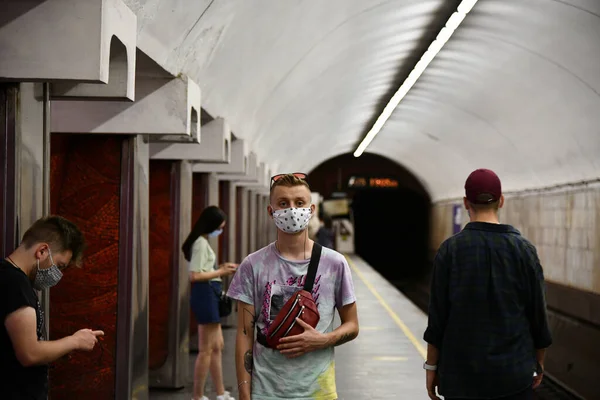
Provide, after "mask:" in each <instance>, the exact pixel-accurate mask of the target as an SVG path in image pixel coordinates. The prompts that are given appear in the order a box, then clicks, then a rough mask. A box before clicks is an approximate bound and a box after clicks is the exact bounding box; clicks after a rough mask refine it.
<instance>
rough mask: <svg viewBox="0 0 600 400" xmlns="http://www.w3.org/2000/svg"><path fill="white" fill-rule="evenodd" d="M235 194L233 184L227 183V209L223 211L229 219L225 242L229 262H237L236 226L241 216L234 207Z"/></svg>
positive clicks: (235, 188) (235, 190)
mask: <svg viewBox="0 0 600 400" xmlns="http://www.w3.org/2000/svg"><path fill="white" fill-rule="evenodd" d="M236 192H237V186H236V185H235V184H234V183H233V182H230V183H229V208H228V209H227V210H226V211H225V212H226V213H227V216H228V217H229V224H228V226H229V229H227V240H228V241H229V246H228V247H227V259H228V260H229V261H231V262H237V261H239V260H237V258H236V231H237V225H238V218H240V217H241V216H240V215H238V212H237V206H236V199H237V196H236Z"/></svg>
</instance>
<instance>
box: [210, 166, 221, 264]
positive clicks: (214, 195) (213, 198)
mask: <svg viewBox="0 0 600 400" xmlns="http://www.w3.org/2000/svg"><path fill="white" fill-rule="evenodd" d="M208 205H209V206H217V207H218V206H219V179H218V177H217V174H214V173H212V174H209V175H208ZM208 243H210V247H212V248H213V250H214V251H215V253H216V254H219V238H218V237H216V238H208ZM219 262H220V261H219Z"/></svg>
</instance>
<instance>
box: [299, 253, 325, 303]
mask: <svg viewBox="0 0 600 400" xmlns="http://www.w3.org/2000/svg"><path fill="white" fill-rule="evenodd" d="M322 249H323V247H322V246H321V245H320V244H319V243H317V242H314V243H313V249H312V254H311V255H310V262H309V263H308V272H307V273H306V279H305V280H304V290H306V291H307V292H308V293H312V289H313V286H314V284H315V278H316V277H317V269H319V261H320V260H321V250H322Z"/></svg>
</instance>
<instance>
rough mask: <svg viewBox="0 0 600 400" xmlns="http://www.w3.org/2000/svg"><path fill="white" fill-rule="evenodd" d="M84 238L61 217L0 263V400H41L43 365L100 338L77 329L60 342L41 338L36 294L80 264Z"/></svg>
mask: <svg viewBox="0 0 600 400" xmlns="http://www.w3.org/2000/svg"><path fill="white" fill-rule="evenodd" d="M84 246H85V244H84V239H83V234H82V233H81V231H80V230H79V228H77V226H75V224H73V223H72V222H70V221H68V220H67V219H65V218H62V217H59V216H49V217H44V218H41V219H39V220H38V221H36V222H35V223H34V224H33V225H32V226H31V227H30V228H29V229H28V230H27V232H25V234H24V235H23V240H22V241H21V244H20V245H19V247H17V249H16V250H15V251H13V252H12V253H11V254H10V255H9V256H8V257H6V259H3V260H1V261H0V320H2V328H0V398H2V399H3V400H46V399H47V397H48V364H49V363H51V362H53V361H56V360H58V359H59V358H61V357H63V356H64V355H66V354H68V353H70V352H72V351H73V350H83V351H91V350H93V349H94V346H95V345H96V343H97V342H98V337H99V336H103V335H104V333H103V332H102V331H98V330H92V329H81V330H79V331H77V332H75V333H74V334H73V335H72V336H67V337H65V338H62V339H59V340H46V338H45V337H44V314H43V310H42V309H41V307H40V302H39V301H38V295H37V292H36V290H44V289H49V288H51V287H53V286H54V285H56V284H57V283H58V282H59V281H60V279H61V278H62V276H63V271H64V270H65V269H66V268H68V267H69V266H71V265H79V263H80V261H81V258H82V253H83V249H84Z"/></svg>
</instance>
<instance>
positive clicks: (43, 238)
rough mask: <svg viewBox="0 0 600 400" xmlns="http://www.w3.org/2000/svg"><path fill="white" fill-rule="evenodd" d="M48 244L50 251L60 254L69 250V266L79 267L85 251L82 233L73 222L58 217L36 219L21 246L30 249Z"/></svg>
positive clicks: (24, 236)
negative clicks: (70, 254)
mask: <svg viewBox="0 0 600 400" xmlns="http://www.w3.org/2000/svg"><path fill="white" fill-rule="evenodd" d="M42 242H44V243H48V245H49V246H50V251H53V252H56V253H62V252H63V251H67V250H71V252H72V253H73V256H72V257H71V264H74V265H80V263H81V259H82V257H83V250H84V249H85V239H84V238H83V233H81V230H79V228H78V227H77V225H75V224H74V223H73V222H71V221H69V220H68V219H66V218H64V217H60V216H58V215H50V216H47V217H43V218H40V219H38V220H37V221H35V222H34V223H33V225H31V227H30V228H29V229H27V232H25V234H24V235H23V240H22V241H21V244H23V245H24V246H25V248H26V249H30V248H31V247H32V246H34V245H36V244H37V243H42Z"/></svg>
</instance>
